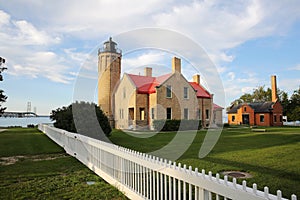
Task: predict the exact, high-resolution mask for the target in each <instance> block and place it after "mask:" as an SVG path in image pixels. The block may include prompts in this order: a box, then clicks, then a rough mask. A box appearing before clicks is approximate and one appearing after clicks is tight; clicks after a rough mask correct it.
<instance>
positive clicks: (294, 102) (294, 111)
mask: <svg viewBox="0 0 300 200" xmlns="http://www.w3.org/2000/svg"><path fill="white" fill-rule="evenodd" d="M287 117H288V120H289V121H296V120H300V86H299V88H298V90H295V91H294V93H293V94H292V96H291V98H290V101H289V104H288V112H287Z"/></svg>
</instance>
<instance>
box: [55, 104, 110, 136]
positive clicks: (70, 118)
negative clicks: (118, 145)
mask: <svg viewBox="0 0 300 200" xmlns="http://www.w3.org/2000/svg"><path fill="white" fill-rule="evenodd" d="M74 117H75V118H74ZM50 118H51V119H52V120H53V121H54V120H55V122H54V126H55V127H57V128H61V129H64V130H66V131H70V132H74V133H80V134H82V135H86V136H89V137H92V138H95V139H100V140H104V139H105V138H104V137H103V133H104V134H105V135H106V136H109V135H110V133H111V131H112V129H111V127H110V124H109V121H108V118H107V117H106V115H105V114H104V113H103V111H102V110H101V109H100V108H99V107H98V106H97V105H96V104H94V103H86V102H76V103H73V104H71V105H69V106H68V107H62V108H58V109H56V110H52V112H51V115H50ZM74 121H75V122H76V123H74ZM75 125H76V126H75ZM98 125H100V126H98ZM100 127H101V128H100ZM101 129H102V131H101Z"/></svg>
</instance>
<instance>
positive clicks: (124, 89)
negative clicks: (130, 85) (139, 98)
mask: <svg viewBox="0 0 300 200" xmlns="http://www.w3.org/2000/svg"><path fill="white" fill-rule="evenodd" d="M125 98H126V88H125V87H124V88H123V99H125Z"/></svg>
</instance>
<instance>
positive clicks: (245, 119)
mask: <svg viewBox="0 0 300 200" xmlns="http://www.w3.org/2000/svg"><path fill="white" fill-rule="evenodd" d="M243 124H248V125H249V114H243Z"/></svg>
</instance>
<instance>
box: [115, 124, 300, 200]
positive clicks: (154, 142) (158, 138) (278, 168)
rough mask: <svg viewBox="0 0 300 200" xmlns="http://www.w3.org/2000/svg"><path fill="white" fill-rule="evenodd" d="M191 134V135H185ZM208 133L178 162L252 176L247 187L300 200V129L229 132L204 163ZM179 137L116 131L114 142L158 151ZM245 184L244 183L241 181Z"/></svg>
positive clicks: (167, 134)
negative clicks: (202, 152) (201, 156)
mask: <svg viewBox="0 0 300 200" xmlns="http://www.w3.org/2000/svg"><path fill="white" fill-rule="evenodd" d="M186 134H189V133H186ZM205 134H206V131H199V132H198V133H197V135H196V137H195V139H194V141H193V143H192V144H191V145H190V147H189V148H188V150H187V151H186V152H185V153H184V154H183V155H182V156H181V157H180V158H179V159H178V160H177V162H181V163H182V164H186V165H187V166H189V165H191V166H193V168H195V167H197V168H199V170H201V169H205V170H206V171H209V170H210V171H212V172H213V173H214V174H215V173H219V172H222V171H225V170H239V171H244V172H249V173H250V174H252V175H253V178H249V179H247V182H248V186H251V185H252V184H253V183H257V184H258V188H259V189H260V190H263V187H264V186H268V187H269V189H270V193H273V194H276V190H277V189H280V190H281V191H282V192H283V196H285V197H288V198H290V196H291V194H296V195H297V196H298V198H299V197H300V187H299V186H300V128H274V127H272V128H267V132H252V131H251V129H250V128H227V129H224V130H223V132H222V134H221V137H220V139H219V141H218V143H217V144H216V146H215V147H214V149H213V150H212V151H211V153H210V154H209V155H208V156H206V157H205V158H204V159H199V158H198V152H199V149H200V147H201V144H202V141H203V138H204V137H205ZM175 135H176V133H174V132H173V133H172V132H171V133H158V134H156V135H155V136H153V137H149V138H139V137H132V136H129V135H127V134H124V133H123V132H121V131H118V130H114V132H113V133H112V136H111V138H110V139H111V140H112V141H113V142H114V143H116V144H119V145H121V146H124V147H128V148H131V149H134V150H137V151H141V152H151V151H154V150H158V149H160V148H162V147H163V146H165V145H166V144H168V142H170V141H171V140H172V139H173V137H174V136H175ZM238 182H239V183H241V182H242V180H241V179H239V180H238Z"/></svg>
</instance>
